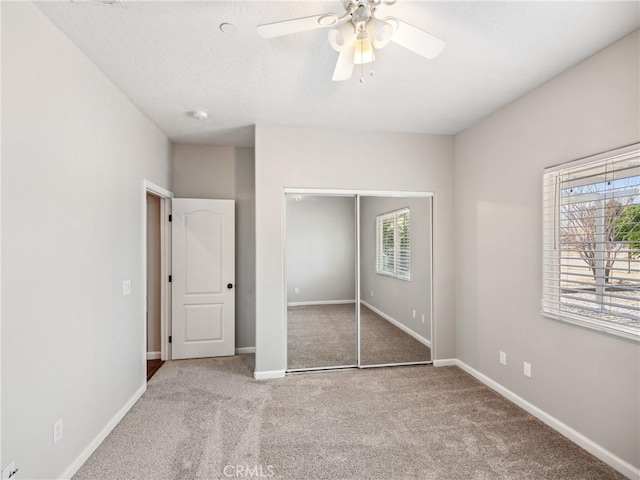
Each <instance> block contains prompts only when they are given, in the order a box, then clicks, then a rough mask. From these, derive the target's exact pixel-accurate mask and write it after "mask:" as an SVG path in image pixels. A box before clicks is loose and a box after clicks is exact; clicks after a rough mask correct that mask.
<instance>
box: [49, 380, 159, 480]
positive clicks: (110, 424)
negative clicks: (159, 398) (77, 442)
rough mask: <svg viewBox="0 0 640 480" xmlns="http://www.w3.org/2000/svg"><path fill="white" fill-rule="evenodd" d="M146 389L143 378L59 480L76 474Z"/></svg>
mask: <svg viewBox="0 0 640 480" xmlns="http://www.w3.org/2000/svg"><path fill="white" fill-rule="evenodd" d="M146 390H147V381H146V379H145V382H144V385H142V386H141V387H140V388H139V389H138V391H137V392H136V393H134V394H133V396H132V397H131V398H130V399H129V400H128V401H127V403H125V404H124V406H123V407H122V408H121V409H120V410H118V412H117V413H116V414H115V415H114V416H113V417H112V418H111V420H109V422H107V424H106V425H105V426H104V428H103V429H102V430H101V431H100V433H98V435H97V436H96V437H95V438H94V439H93V440H92V441H91V443H90V444H89V445H87V447H86V448H85V449H84V450H83V451H82V453H81V454H80V455H78V457H77V458H76V459H75V460H74V461H73V463H72V464H71V465H69V467H68V468H67V469H66V470H65V471H64V473H63V474H62V475H60V477H59V478H60V479H61V480H62V479H64V480H67V479H70V478H71V477H73V476H74V475H75V474H76V472H77V471H78V470H79V469H80V467H81V466H82V464H84V462H86V461H87V460H88V458H89V457H90V456H91V454H92V453H93V452H95V450H96V448H98V447H99V446H100V444H101V443H102V442H103V440H104V439H105V438H107V435H109V434H110V433H111V430H113V429H114V428H115V427H116V425H118V423H120V420H122V418H123V417H124V416H125V415H126V414H127V412H128V411H129V410H131V407H133V406H134V405H135V403H136V402H137V401H138V400H139V399H140V397H141V396H142V394H143V393H144V392H145V391H146Z"/></svg>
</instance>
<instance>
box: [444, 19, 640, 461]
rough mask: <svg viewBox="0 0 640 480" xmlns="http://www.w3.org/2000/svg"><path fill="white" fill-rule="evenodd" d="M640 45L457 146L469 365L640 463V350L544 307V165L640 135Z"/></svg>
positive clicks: (606, 53)
mask: <svg viewBox="0 0 640 480" xmlns="http://www.w3.org/2000/svg"><path fill="white" fill-rule="evenodd" d="M639 44H640V38H639V35H638V32H637V31H636V32H635V33H633V34H631V35H629V36H628V37H626V38H624V39H622V40H621V41H619V42H617V43H615V44H614V45H612V46H611V47H609V48H606V49H605V50H603V51H601V52H600V53H598V54H596V55H595V56H593V57H591V58H589V59H587V60H585V61H584V62H582V63H580V64H579V65H577V66H575V67H574V68H571V69H570V70H568V71H567V72H565V73H563V74H562V75H560V76H558V77H557V78H555V79H553V80H552V81H550V82H548V83H547V84H545V85H543V86H541V87H539V88H538V89H536V90H534V91H533V92H531V93H529V94H528V95H526V96H525V97H523V98H521V99H520V100H518V101H516V102H514V103H513V104H511V105H509V106H507V107H506V108H504V109H502V110H500V111H499V112H497V113H495V114H494V115H492V116H490V117H489V118H487V119H485V120H483V121H481V122H480V123H478V124H476V125H474V126H473V127H471V128H470V129H468V130H467V131H466V132H464V133H462V134H460V135H458V136H457V137H456V143H455V149H456V168H455V181H456V196H455V205H456V207H455V219H456V236H455V238H456V260H457V265H456V299H457V301H456V318H457V352H458V356H459V358H460V359H461V360H463V361H464V362H465V363H467V364H468V365H470V366H471V367H473V368H475V369H477V370H479V371H480V372H481V373H483V374H485V375H487V376H489V377H490V378H492V379H493V380H495V381H497V382H498V383H500V384H502V385H503V386H505V387H507V388H508V389H510V390H512V391H513V392H515V393H516V394H518V395H520V396H521V397H523V398H524V399H525V400H527V401H529V402H531V403H532V404H534V405H536V406H537V407H539V408H541V409H542V410H544V411H546V412H547V413H549V414H551V415H552V416H554V417H556V418H557V419H559V420H561V421H562V422H564V423H566V424H567V425H569V426H570V427H572V428H574V429H575V430H577V431H578V432H580V433H582V434H583V435H585V436H586V437H588V438H589V439H591V440H593V441H594V442H596V443H597V444H599V445H600V446H602V447H604V448H605V449H606V450H609V451H610V452H612V453H613V454H614V455H617V456H618V457H620V458H621V459H623V461H626V462H628V463H630V464H631V465H634V466H635V467H636V468H638V466H640V430H639V428H638V425H640V417H639V415H640V346H639V344H638V343H637V342H634V341H629V340H624V339H622V338H618V337H614V336H610V335H607V334H603V333H599V332H596V331H592V330H587V329H585V328H582V327H577V326H574V325H570V324H567V323H562V322H559V321H555V320H551V319H548V318H545V317H542V316H541V315H540V313H539V312H540V298H541V269H542V267H541V262H542V260H541V251H542V245H541V239H542V232H541V218H542V214H541V205H542V195H541V191H542V182H541V175H542V170H543V168H544V167H546V166H550V165H555V164H558V163H562V162H566V161H569V160H572V159H576V158H580V157H584V156H588V155H592V154H595V153H599V152H602V151H606V150H609V149H613V148H616V147H621V146H624V145H627V144H630V143H634V142H637V141H638V140H639V136H640V118H639V117H640V112H639V105H640V98H639V92H640V82H639V78H638V77H639V71H640V65H639V61H638V59H639V58H640V52H639ZM499 350H502V351H505V352H506V353H507V359H508V365H507V367H501V366H500V365H499V364H498V351H499ZM523 361H527V362H530V363H531V364H532V366H533V378H531V379H528V378H525V377H524V376H523V374H522V362H523Z"/></svg>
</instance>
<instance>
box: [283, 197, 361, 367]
mask: <svg viewBox="0 0 640 480" xmlns="http://www.w3.org/2000/svg"><path fill="white" fill-rule="evenodd" d="M286 280H287V285H286V292H287V369H288V370H289V371H292V370H300V369H315V368H330V367H345V366H355V365H356V364H357V352H356V348H357V333H356V330H357V324H356V199H355V196H354V195H351V196H323V195H298V194H287V195H286Z"/></svg>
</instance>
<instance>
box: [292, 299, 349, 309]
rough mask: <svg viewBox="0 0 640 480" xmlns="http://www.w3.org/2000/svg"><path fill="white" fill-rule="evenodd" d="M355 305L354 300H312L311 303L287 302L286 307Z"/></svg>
mask: <svg viewBox="0 0 640 480" xmlns="http://www.w3.org/2000/svg"><path fill="white" fill-rule="evenodd" d="M348 303H356V301H355V300H314V301H312V302H288V303H287V307H304V306H306V305H346V304H348Z"/></svg>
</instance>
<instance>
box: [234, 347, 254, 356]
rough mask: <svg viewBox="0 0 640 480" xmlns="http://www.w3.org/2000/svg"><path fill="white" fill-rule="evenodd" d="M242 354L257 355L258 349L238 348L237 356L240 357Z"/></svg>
mask: <svg viewBox="0 0 640 480" xmlns="http://www.w3.org/2000/svg"><path fill="white" fill-rule="evenodd" d="M241 353H256V347H240V348H236V355H240V354H241Z"/></svg>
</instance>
